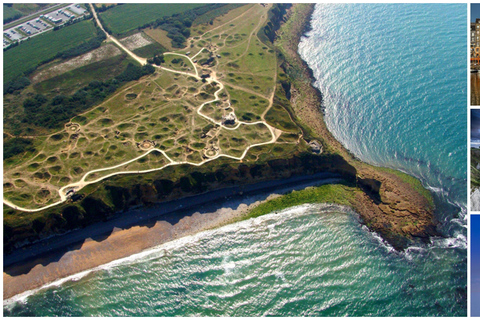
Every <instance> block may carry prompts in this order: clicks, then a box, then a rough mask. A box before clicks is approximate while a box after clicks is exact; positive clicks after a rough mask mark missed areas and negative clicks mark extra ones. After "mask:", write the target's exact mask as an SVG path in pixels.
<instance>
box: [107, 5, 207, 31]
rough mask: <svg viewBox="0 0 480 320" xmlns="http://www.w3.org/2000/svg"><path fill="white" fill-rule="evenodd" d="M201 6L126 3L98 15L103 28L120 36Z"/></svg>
mask: <svg viewBox="0 0 480 320" xmlns="http://www.w3.org/2000/svg"><path fill="white" fill-rule="evenodd" d="M203 5H204V4H195V3H168V4H166V3H156V4H150V3H127V4H123V5H117V6H115V7H113V8H111V9H108V10H107V11H105V12H102V13H100V17H101V18H102V20H103V22H104V23H105V27H107V28H108V29H110V30H111V31H112V32H113V33H115V34H122V33H126V32H128V31H131V30H134V29H136V28H138V27H140V26H143V25H145V24H147V23H150V22H153V21H155V20H157V19H159V18H161V17H164V16H170V15H172V14H175V13H181V12H184V11H187V10H189V9H193V8H196V7H200V6H203Z"/></svg>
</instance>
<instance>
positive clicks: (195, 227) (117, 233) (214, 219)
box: [3, 174, 339, 299]
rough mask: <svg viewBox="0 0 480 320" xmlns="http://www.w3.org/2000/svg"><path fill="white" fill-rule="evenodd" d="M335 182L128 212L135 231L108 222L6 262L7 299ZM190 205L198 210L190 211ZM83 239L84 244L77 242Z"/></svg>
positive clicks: (284, 184)
mask: <svg viewBox="0 0 480 320" xmlns="http://www.w3.org/2000/svg"><path fill="white" fill-rule="evenodd" d="M335 182H339V179H338V178H334V177H332V176H331V175H328V174H327V175H319V176H310V177H296V178H292V179H285V180H282V181H268V182H264V183H260V184H256V185H252V186H246V188H245V187H244V188H242V189H243V190H245V189H246V192H245V193H244V192H243V191H242V192H238V191H235V190H236V189H237V188H238V187H235V188H229V189H226V191H224V190H217V191H214V192H211V193H207V194H205V195H200V196H196V197H190V198H183V199H179V200H177V201H175V202H172V203H165V204H159V206H155V207H152V208H139V209H136V210H132V211H129V212H127V213H123V214H122V217H121V219H126V218H128V219H130V220H132V219H133V220H135V219H136V220H137V224H134V225H132V226H128V227H118V226H119V225H122V224H121V223H119V222H118V221H108V222H105V223H101V224H97V225H94V226H91V228H93V231H92V230H88V229H87V228H86V230H76V231H75V232H72V233H69V234H65V235H63V236H57V237H55V238H51V239H46V240H45V241H42V242H40V243H36V244H34V245H32V246H30V247H29V248H27V249H25V250H17V252H16V255H12V256H6V257H5V259H4V273H3V298H4V299H8V298H11V297H14V296H15V295H17V294H21V293H23V292H25V291H28V290H32V289H36V288H40V287H42V286H44V285H46V284H49V283H52V282H54V281H56V280H58V279H63V278H66V277H68V276H71V275H75V274H77V273H80V272H82V271H86V270H89V269H92V268H95V267H98V266H101V265H103V264H106V263H109V262H112V261H115V260H118V259H121V258H125V257H128V256H131V255H133V254H136V253H140V252H142V251H144V250H146V249H149V248H152V247H155V246H158V245H160V244H163V243H166V242H169V241H172V240H175V239H178V238H181V237H185V236H188V235H193V234H195V233H198V232H201V231H204V230H208V229H212V228H217V227H220V226H223V225H226V224H229V223H232V222H235V221H238V220H241V219H242V217H244V216H245V214H247V213H248V211H249V210H251V209H252V208H253V207H255V206H257V205H258V204H259V203H261V202H263V201H265V200H268V199H270V198H273V197H276V196H278V194H284V193H287V192H289V191H291V190H301V189H304V188H305V187H308V186H312V185H321V184H326V183H335ZM273 188H275V189H273ZM232 189H233V190H234V191H233V192H232ZM272 190H275V191H274V192H275V193H272ZM222 192H227V193H232V196H224V195H223V193H222ZM266 192H267V193H266ZM219 195H220V196H221V199H218V198H217V199H216V200H215V199H214V197H215V196H217V197H218V196H219ZM199 200H203V201H204V202H203V203H202V202H200V203H198V204H197V203H196V202H195V201H199ZM205 201H206V202H205ZM189 204H190V205H193V207H191V208H188V207H189ZM169 206H170V207H171V208H173V209H172V211H171V212H168V213H159V211H163V212H165V210H166V209H165V208H168V207H169ZM179 208H181V209H179ZM146 217H150V218H149V219H147V220H149V221H141V220H143V219H145V218H146ZM128 219H127V220H128ZM138 222H142V223H138ZM124 224H126V222H125V223H124ZM102 226H105V228H106V229H110V230H111V231H110V234H109V235H104V236H103V237H99V236H98V235H99V233H101V232H103V231H102V228H101V227H102ZM112 226H113V227H112ZM85 234H91V235H92V237H85ZM81 235H83V238H84V239H83V240H81V241H76V239H77V237H78V236H81ZM92 238H93V239H92ZM94 239H97V240H94ZM75 241H76V243H75ZM42 251H43V252H42ZM34 253H35V254H36V255H34Z"/></svg>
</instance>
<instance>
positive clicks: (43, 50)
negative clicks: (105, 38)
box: [3, 21, 96, 82]
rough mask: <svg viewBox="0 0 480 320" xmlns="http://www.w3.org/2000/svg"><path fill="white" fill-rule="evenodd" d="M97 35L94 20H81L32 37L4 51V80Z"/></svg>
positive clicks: (8, 79)
mask: <svg viewBox="0 0 480 320" xmlns="http://www.w3.org/2000/svg"><path fill="white" fill-rule="evenodd" d="M95 36H96V29H95V26H94V24H93V22H92V21H80V22H78V23H75V24H74V25H71V26H68V27H65V28H62V29H60V30H57V31H52V32H46V33H44V34H41V35H38V36H36V37H32V38H31V39H30V40H28V41H26V42H24V43H22V44H21V45H19V46H17V47H14V48H11V49H8V50H7V51H5V52H4V53H3V77H4V78H3V81H4V82H8V81H10V80H13V79H14V78H15V77H18V76H19V75H21V74H22V73H23V72H25V71H27V70H29V69H31V68H33V67H35V66H37V65H38V64H39V63H40V62H42V61H46V60H48V59H51V58H53V57H55V55H56V54H57V53H59V52H62V51H65V50H68V49H70V48H74V47H76V46H78V45H79V44H81V43H82V42H86V41H88V40H90V39H92V38H94V37H95Z"/></svg>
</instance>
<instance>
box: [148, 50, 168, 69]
mask: <svg viewBox="0 0 480 320" xmlns="http://www.w3.org/2000/svg"><path fill="white" fill-rule="evenodd" d="M147 62H148V63H150V64H155V65H157V66H159V65H161V64H162V63H164V62H165V58H164V56H163V54H162V53H160V54H155V55H154V56H153V57H152V58H150V59H148V60H147Z"/></svg>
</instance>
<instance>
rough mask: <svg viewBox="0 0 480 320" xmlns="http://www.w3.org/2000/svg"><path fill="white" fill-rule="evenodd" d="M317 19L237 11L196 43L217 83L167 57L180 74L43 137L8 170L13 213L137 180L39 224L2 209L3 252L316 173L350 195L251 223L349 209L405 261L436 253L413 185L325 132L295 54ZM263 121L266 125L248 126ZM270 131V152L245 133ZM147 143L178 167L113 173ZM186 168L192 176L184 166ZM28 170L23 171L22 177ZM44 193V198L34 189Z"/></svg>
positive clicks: (326, 193)
mask: <svg viewBox="0 0 480 320" xmlns="http://www.w3.org/2000/svg"><path fill="white" fill-rule="evenodd" d="M313 7H314V6H313V5H310V4H295V5H293V6H292V7H291V8H290V6H289V5H285V4H279V5H273V6H272V7H271V9H270V7H269V6H268V5H267V6H262V5H251V6H247V7H245V8H244V7H240V8H236V9H233V10H237V12H238V14H237V16H236V18H235V17H232V18H229V19H228V21H222V19H218V20H211V22H212V24H210V22H209V23H207V24H206V25H208V27H206V26H205V27H206V29H208V30H209V31H208V32H206V33H205V34H202V35H199V36H196V37H193V39H190V41H191V49H190V50H191V51H192V53H191V56H193V55H197V53H198V55H197V56H196V60H198V62H194V63H196V64H197V67H198V68H199V70H200V72H205V73H209V72H210V73H211V74H215V75H216V82H207V81H205V82H203V81H200V80H199V79H196V78H195V77H193V76H192V75H194V74H193V72H194V70H192V69H193V67H194V66H193V65H191V64H190V62H189V61H187V60H188V59H187V58H186V56H184V57H182V56H181V55H179V54H177V55H176V56H169V57H168V56H167V55H166V56H165V57H168V58H166V59H165V60H166V62H165V63H166V65H167V66H168V68H170V69H173V70H176V72H175V71H173V72H171V71H168V72H167V71H164V70H162V71H155V73H153V74H151V75H149V76H146V77H145V78H142V79H141V80H138V79H137V80H138V81H137V80H135V81H132V82H129V83H127V84H126V85H125V86H123V87H122V90H120V91H115V93H114V94H112V95H111V96H108V99H107V100H105V101H104V102H103V104H101V105H95V106H93V107H92V108H90V109H88V110H86V111H85V112H83V114H81V115H77V116H76V117H74V118H73V119H72V125H71V127H68V128H67V127H66V128H65V129H63V130H61V131H59V132H54V133H51V134H50V135H44V136H43V137H42V138H38V137H37V139H35V143H34V147H35V148H37V149H36V150H37V151H36V152H37V154H34V153H33V152H27V153H25V154H18V155H15V156H12V158H11V159H9V161H8V162H7V164H8V165H10V166H11V168H10V169H11V170H10V172H8V174H7V175H6V177H7V178H8V179H9V180H8V181H7V180H5V181H4V190H5V192H6V195H7V196H9V197H11V198H10V199H12V201H13V200H15V201H17V202H18V203H20V204H21V205H25V206H26V205H31V206H42V205H45V204H48V203H51V202H53V201H55V200H56V198H54V196H56V195H57V193H56V191H57V190H56V189H57V188H58V187H60V186H61V185H65V184H67V183H69V182H72V181H76V180H78V179H80V178H81V177H83V175H84V174H85V173H86V172H88V171H89V170H92V169H93V168H98V167H99V166H100V167H106V166H109V167H110V166H111V167H112V169H108V170H107V171H103V172H96V173H93V174H92V175H91V176H89V177H86V180H85V181H87V182H88V181H95V180H96V179H98V178H102V176H107V175H108V174H110V173H112V172H113V173H115V171H116V170H118V171H123V170H125V171H127V170H133V171H132V172H134V173H137V174H122V175H116V176H111V177H109V178H106V179H105V180H102V181H99V182H95V183H92V184H89V185H87V186H85V187H84V188H83V189H81V196H82V198H81V199H80V200H78V201H76V202H64V203H62V204H60V205H58V206H56V207H52V208H49V209H47V210H44V211H41V212H37V213H25V212H19V211H18V210H15V209H12V208H10V207H5V206H4V231H5V232H4V245H5V247H6V249H5V250H6V251H7V252H8V251H11V250H13V249H14V248H15V247H16V246H18V245H19V243H24V242H25V241H33V240H38V239H41V238H43V237H46V236H50V235H52V234H55V233H62V232H66V231H68V230H72V229H74V228H78V227H79V226H81V227H85V226H87V225H90V224H92V223H95V222H98V221H102V220H105V219H110V218H112V217H113V216H114V215H118V214H120V213H121V212H123V211H126V210H128V209H129V208H130V207H132V206H136V205H149V204H152V203H156V202H161V201H167V200H174V199H178V198H181V197H184V196H187V195H192V194H198V193H202V192H205V191H208V190H215V189H218V188H222V187H226V186H231V185H244V184H251V183H254V182H259V181H266V180H272V179H281V178H284V177H289V176H292V175H298V174H310V173H315V172H320V171H329V172H335V173H338V174H340V175H341V176H342V177H343V178H344V179H345V181H347V182H348V184H346V185H335V186H328V187H321V188H319V189H311V190H307V191H304V192H297V193H294V194H291V195H287V196H285V197H284V198H280V199H278V200H275V201H274V202H271V203H267V204H265V205H262V206H261V207H259V209H255V210H254V211H252V212H251V215H252V216H257V215H260V214H263V213H266V212H270V211H271V210H275V209H276V210H278V209H283V208H285V207H287V206H290V205H297V204H300V203H302V202H333V203H339V204H349V205H350V206H352V207H353V208H354V209H355V210H356V211H357V212H358V213H359V214H360V215H361V217H362V218H363V220H364V222H365V224H366V225H367V226H368V227H369V228H371V229H372V230H373V231H376V232H378V233H379V234H381V235H382V236H383V237H384V239H386V240H387V241H388V242H390V243H391V244H392V245H393V246H394V247H395V248H397V249H403V248H405V246H406V245H408V243H409V242H410V241H412V240H414V239H416V238H420V239H422V240H425V241H428V237H429V235H433V234H436V231H435V227H434V223H433V201H432V198H431V195H430V194H429V192H428V191H426V190H425V189H424V188H423V187H422V186H421V185H420V182H419V181H418V180H417V179H415V178H412V177H409V176H407V175H405V174H403V173H400V172H397V171H395V170H390V169H383V168H376V167H373V166H371V165H368V164H365V163H363V162H360V161H359V160H357V159H355V157H354V156H353V155H351V154H350V153H349V152H348V151H347V150H346V149H345V148H344V147H343V146H342V145H341V144H340V143H339V142H338V141H336V140H335V139H334V137H333V136H332V135H331V133H330V132H329V131H328V129H327V127H326V125H325V123H324V121H323V114H322V111H321V105H322V97H321V93H320V92H318V90H317V89H315V88H314V87H313V86H312V85H311V83H312V80H313V79H312V73H311V71H310V69H309V68H308V66H307V65H306V63H305V62H304V61H303V60H302V59H301V58H300V57H299V55H298V53H297V46H298V42H299V40H300V37H301V35H302V34H303V33H304V31H305V30H307V28H308V23H309V18H310V15H311V13H312V11H313ZM110 10H111V9H110ZM233 10H232V11H233ZM107 12H108V11H107ZM285 17H287V19H286V22H284V21H285ZM201 29H202V28H201V27H198V28H197V29H195V30H197V31H198V30H201ZM200 50H202V51H200ZM180 52H182V51H180ZM177 57H178V58H177ZM174 60H176V61H174ZM84 68H85V67H84ZM178 72H185V73H187V74H181V73H178ZM203 80H205V79H203ZM97 82H98V81H97ZM217 82H218V83H219V82H222V83H224V84H225V86H224V89H222V90H221V91H219V96H220V98H221V99H218V101H215V103H213V102H212V103H206V104H205V105H204V106H203V104H202V103H203V102H207V101H211V99H213V93H214V92H215V91H216V90H217V89H218V88H219V85H218V83H217ZM36 85H37V87H38V86H40V85H39V84H36ZM95 85H98V83H94V84H89V87H91V88H92V89H95ZM85 90H86V89H85ZM97 91H98V90H97ZM57 98H58V97H57ZM54 100H55V101H56V100H59V99H55V97H53V99H52V102H51V103H50V102H48V103H47V102H43V103H44V104H45V105H48V106H55V104H54V103H53V101H54ZM227 101H228V102H229V103H227ZM199 105H202V107H201V108H200V107H199ZM248 106H250V107H248ZM200 109H202V114H203V116H200V114H199V110H200ZM233 110H235V113H236V116H237V118H238V119H239V120H241V121H243V122H244V123H243V124H241V125H239V126H238V128H237V129H238V130H227V129H228V128H223V127H221V126H220V125H218V123H217V121H220V119H221V117H222V116H225V115H226V114H227V113H229V112H232V111H233ZM208 119H210V120H208ZM212 119H213V121H215V122H213V121H212ZM259 120H264V121H265V123H258V124H252V125H247V124H249V123H252V122H257V121H259ZM209 122H212V123H209ZM260 122H262V121H260ZM215 123H216V124H215ZM266 124H268V125H269V126H272V127H274V128H275V130H277V131H273V133H272V134H274V135H275V137H274V139H272V143H270V142H269V139H270V138H271V136H268V134H266V135H265V136H264V137H258V136H257V135H255V134H254V132H252V131H251V130H248V129H251V128H254V126H258V127H259V128H263V127H266ZM257 129H258V128H257ZM265 133H267V131H265ZM312 140H317V141H318V142H320V144H321V145H322V150H323V151H322V153H321V154H313V153H312V152H311V148H310V147H309V146H308V142H310V141H312ZM142 141H154V142H155V143H157V144H158V145H159V148H160V150H161V151H163V152H164V154H166V155H167V156H168V158H170V159H172V160H173V161H175V162H176V164H175V165H172V166H168V167H165V168H164V169H162V170H158V171H154V172H149V173H144V174H138V171H140V170H144V169H151V168H158V167H159V166H163V165H164V164H165V163H167V162H166V160H165V159H166V158H165V157H163V156H161V154H160V153H159V152H156V153H151V154H149V155H148V156H147V157H144V158H141V159H139V160H138V161H136V162H132V163H129V164H127V165H125V166H122V167H121V168H119V167H115V168H113V167H114V166H113V165H114V164H117V163H123V161H125V159H133V158H135V157H136V156H139V155H142V154H143V153H144V150H142V149H141V148H139V147H138V145H139V144H140V143H142ZM257 143H265V144H263V145H258V146H255V147H252V148H251V149H249V150H248V153H247V154H246V155H245V157H244V158H242V159H241V161H238V160H236V159H234V158H226V157H222V158H216V159H214V160H212V161H210V162H206V163H203V164H201V166H196V165H197V164H200V163H201V162H203V160H202V159H204V156H205V157H208V156H209V154H210V155H211V154H215V152H222V154H224V155H226V156H230V157H237V158H238V157H240V156H241V155H242V153H243V152H244V150H246V149H245V148H246V146H249V145H252V144H257ZM209 152H210V153H209ZM157 153H158V154H157ZM155 155H157V156H155ZM158 155H160V156H158ZM140 160H141V161H140ZM172 160H169V161H172ZM184 161H188V163H189V164H181V163H182V162H184ZM107 162H108V163H107ZM20 163H22V166H23V167H21V166H20ZM105 163H107V165H105ZM4 164H5V162H4ZM192 164H193V165H192ZM50 165H51V166H50ZM20 167H21V168H23V169H24V170H18V168H20ZM7 169H9V168H8V167H7ZM110 170H112V171H110ZM94 175H95V176H94ZM62 179H63V180H62ZM39 182H40V183H41V185H42V188H38V184H39ZM28 188H30V189H28ZM27 189H28V190H27ZM39 189H40V190H39ZM27 191H28V192H27Z"/></svg>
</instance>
